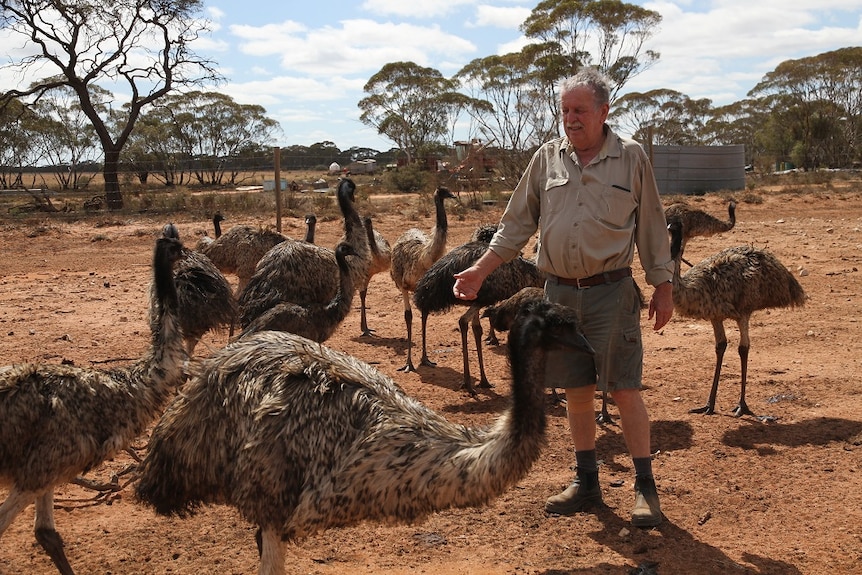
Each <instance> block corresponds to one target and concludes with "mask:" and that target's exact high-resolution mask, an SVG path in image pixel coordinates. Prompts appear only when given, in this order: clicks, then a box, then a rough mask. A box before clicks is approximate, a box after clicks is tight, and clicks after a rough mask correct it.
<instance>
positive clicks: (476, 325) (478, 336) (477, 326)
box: [470, 307, 494, 389]
mask: <svg viewBox="0 0 862 575" xmlns="http://www.w3.org/2000/svg"><path fill="white" fill-rule="evenodd" d="M470 324H471V326H472V328H473V339H475V340H476V356H477V357H478V358H479V387H483V388H486V389H488V388H491V387H494V386H493V385H491V382H489V381H488V378H487V377H486V376H485V357H484V356H483V355H482V323H481V320H480V318H479V308H478V307H477V308H476V311H475V312H474V313H473V318H472V320H471V321H470Z"/></svg>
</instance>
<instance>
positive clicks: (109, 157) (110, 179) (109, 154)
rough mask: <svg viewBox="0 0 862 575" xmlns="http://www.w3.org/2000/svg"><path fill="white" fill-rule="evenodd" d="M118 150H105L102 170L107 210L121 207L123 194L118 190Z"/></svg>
mask: <svg viewBox="0 0 862 575" xmlns="http://www.w3.org/2000/svg"><path fill="white" fill-rule="evenodd" d="M119 168H120V151H119V150H116V151H115V150H111V151H108V150H105V167H104V170H103V172H102V174H103V176H104V178H105V202H106V203H107V204H108V209H109V210H121V209H123V194H122V193H121V192H120V176H119V173H118V171H119Z"/></svg>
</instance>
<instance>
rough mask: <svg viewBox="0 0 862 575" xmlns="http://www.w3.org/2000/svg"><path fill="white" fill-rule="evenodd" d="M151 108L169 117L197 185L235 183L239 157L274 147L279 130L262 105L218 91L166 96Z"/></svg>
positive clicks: (173, 139)
mask: <svg viewBox="0 0 862 575" xmlns="http://www.w3.org/2000/svg"><path fill="white" fill-rule="evenodd" d="M155 108H157V109H159V114H160V115H161V116H164V117H166V118H169V120H168V122H169V125H170V128H171V136H172V138H171V140H172V142H173V143H174V145H176V146H178V149H177V152H179V153H180V155H181V156H182V157H183V158H184V159H185V161H186V162H187V163H188V165H189V166H190V169H191V173H192V175H193V177H194V178H195V180H196V181H197V182H198V183H199V184H215V185H219V184H223V183H230V184H236V183H238V182H237V178H238V176H239V174H240V173H242V171H243V170H242V169H241V168H242V167H243V166H242V164H243V162H241V161H240V157H241V156H243V155H244V154H246V153H247V152H248V151H249V150H255V151H259V150H260V149H261V148H262V147H263V146H265V145H267V144H270V143H272V142H273V141H274V139H275V135H276V134H277V132H278V130H279V125H278V122H276V121H275V120H273V119H271V118H268V117H267V116H266V110H265V109H264V108H263V106H259V105H256V104H239V103H237V102H235V101H234V100H233V99H232V98H231V97H230V96H228V95H226V94H221V93H218V92H198V91H193V92H187V93H182V94H174V95H170V96H166V97H165V98H163V99H162V100H161V101H160V102H159V104H158V105H157V106H156V107H155Z"/></svg>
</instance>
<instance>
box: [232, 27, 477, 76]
mask: <svg viewBox="0 0 862 575" xmlns="http://www.w3.org/2000/svg"><path fill="white" fill-rule="evenodd" d="M339 24H340V26H341V27H340V28H337V27H333V26H324V27H322V28H317V29H314V30H309V29H306V28H304V27H303V26H301V25H299V24H297V23H296V22H291V21H287V22H283V23H281V24H268V25H266V26H262V27H259V28H255V27H251V26H233V27H231V31H232V32H234V33H235V34H236V35H237V36H238V37H239V38H240V39H241V42H240V46H239V49H240V50H241V51H242V52H243V53H244V54H248V55H251V56H264V57H265V56H273V55H279V56H280V61H281V67H282V68H283V69H285V70H291V71H298V72H302V73H304V74H308V75H309V76H313V77H321V76H329V75H332V74H351V73H353V74H356V73H359V74H364V75H365V76H366V77H367V76H370V74H372V73H374V72H376V71H377V70H379V69H380V68H382V67H383V65H384V64H386V63H388V62H398V61H411V62H415V63H417V64H419V65H422V66H431V65H433V64H434V62H435V60H436V59H437V58H440V57H444V58H450V59H456V60H458V59H461V60H463V59H466V58H468V56H469V55H470V54H472V53H475V52H476V46H475V45H474V44H473V43H472V42H470V41H468V40H465V39H463V38H460V37H458V36H455V35H453V34H450V33H448V32H445V31H443V30H441V28H440V27H439V26H438V25H433V26H416V25H413V24H404V23H391V22H383V23H381V22H375V21H373V20H366V19H356V20H344V21H342V22H340V23H339Z"/></svg>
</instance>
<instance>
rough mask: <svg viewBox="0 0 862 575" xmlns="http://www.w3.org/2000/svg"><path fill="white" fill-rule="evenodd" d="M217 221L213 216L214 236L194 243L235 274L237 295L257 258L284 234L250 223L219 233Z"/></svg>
mask: <svg viewBox="0 0 862 575" xmlns="http://www.w3.org/2000/svg"><path fill="white" fill-rule="evenodd" d="M217 216H221V214H217ZM221 219H222V220H223V219H224V218H223V217H222V218H221ZM218 221H219V220H216V219H215V218H214V219H213V225H214V226H215V228H216V239H215V240H213V241H211V242H200V243H198V250H199V251H200V252H201V253H203V254H204V255H205V256H207V257H208V258H209V259H210V260H212V262H213V263H214V264H215V265H216V267H217V268H218V269H220V270H221V271H222V273H225V274H235V275H236V277H237V280H238V281H237V288H236V293H237V294H239V293H241V292H242V290H243V288H245V286H246V284H248V281H249V279H251V276H252V274H254V270H255V266H257V262H258V261H260V258H262V257H263V255H264V254H265V253H266V252H268V251H269V250H271V249H272V248H273V247H275V246H276V245H278V244H280V243H281V242H283V241H285V240H286V239H287V237H286V236H284V235H282V234H280V233H278V232H277V231H275V230H271V229H264V228H261V227H258V226H250V225H240V226H233V227H232V228H231V229H229V230H228V231H227V232H225V233H224V234H222V233H221V227H220V226H219V224H218Z"/></svg>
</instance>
